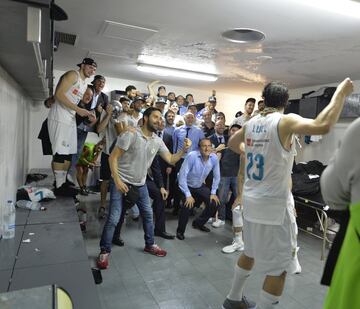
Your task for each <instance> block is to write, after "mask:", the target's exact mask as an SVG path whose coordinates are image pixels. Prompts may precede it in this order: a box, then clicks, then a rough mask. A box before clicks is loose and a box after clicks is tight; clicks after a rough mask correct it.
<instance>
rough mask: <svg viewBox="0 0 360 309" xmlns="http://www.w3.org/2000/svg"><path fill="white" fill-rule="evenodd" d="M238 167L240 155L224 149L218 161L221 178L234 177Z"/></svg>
mask: <svg viewBox="0 0 360 309" xmlns="http://www.w3.org/2000/svg"><path fill="white" fill-rule="evenodd" d="M239 167H240V155H239V154H237V153H236V152H233V151H232V150H231V149H229V148H226V149H224V150H223V151H222V157H221V160H220V175H221V177H236V176H237V175H238V172H239Z"/></svg>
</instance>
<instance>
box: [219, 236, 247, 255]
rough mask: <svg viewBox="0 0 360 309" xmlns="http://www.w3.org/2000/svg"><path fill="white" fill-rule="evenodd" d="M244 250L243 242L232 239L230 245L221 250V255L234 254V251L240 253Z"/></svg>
mask: <svg viewBox="0 0 360 309" xmlns="http://www.w3.org/2000/svg"><path fill="white" fill-rule="evenodd" d="M242 250H244V242H243V241H242V240H241V239H240V240H236V239H235V238H234V240H233V242H232V244H231V245H230V246H226V247H224V248H222V250H221V251H222V252H223V253H234V252H235V251H242Z"/></svg>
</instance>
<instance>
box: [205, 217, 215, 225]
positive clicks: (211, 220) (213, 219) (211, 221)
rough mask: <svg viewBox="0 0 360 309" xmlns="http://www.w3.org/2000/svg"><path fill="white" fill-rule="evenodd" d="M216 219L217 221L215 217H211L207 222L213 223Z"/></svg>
mask: <svg viewBox="0 0 360 309" xmlns="http://www.w3.org/2000/svg"><path fill="white" fill-rule="evenodd" d="M215 221H216V220H215V218H209V220H208V221H207V223H209V224H211V223H213V222H215Z"/></svg>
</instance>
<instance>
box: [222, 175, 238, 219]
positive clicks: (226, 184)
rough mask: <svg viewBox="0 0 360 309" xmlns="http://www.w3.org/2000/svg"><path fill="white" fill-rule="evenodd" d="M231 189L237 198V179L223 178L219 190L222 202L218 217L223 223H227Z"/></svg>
mask: <svg viewBox="0 0 360 309" xmlns="http://www.w3.org/2000/svg"><path fill="white" fill-rule="evenodd" d="M230 189H231V191H232V193H234V195H235V196H237V195H238V183H237V177H221V178H220V183H219V188H218V196H219V200H220V207H219V210H218V217H219V219H220V220H223V221H225V205H226V203H227V201H228V196H229V192H230Z"/></svg>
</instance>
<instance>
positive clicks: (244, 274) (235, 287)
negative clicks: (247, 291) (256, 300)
mask: <svg viewBox="0 0 360 309" xmlns="http://www.w3.org/2000/svg"><path fill="white" fill-rule="evenodd" d="M250 273H251V271H250V270H245V269H243V268H240V267H239V266H238V265H237V263H236V264H235V273H234V280H233V283H232V287H231V290H230V292H229V295H228V296H227V298H228V299H230V300H237V301H240V300H241V299H242V296H243V290H244V285H245V281H246V279H247V278H248V277H249V276H250Z"/></svg>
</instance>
